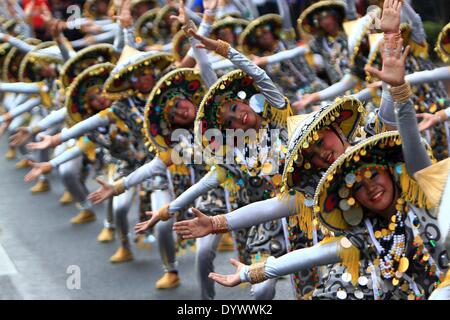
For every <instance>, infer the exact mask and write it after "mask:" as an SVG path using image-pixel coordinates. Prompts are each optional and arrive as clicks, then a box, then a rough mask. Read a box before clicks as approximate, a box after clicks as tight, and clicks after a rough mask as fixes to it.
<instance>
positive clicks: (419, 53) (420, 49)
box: [409, 41, 429, 60]
mask: <svg viewBox="0 0 450 320" xmlns="http://www.w3.org/2000/svg"><path fill="white" fill-rule="evenodd" d="M409 46H410V47H411V53H412V54H413V56H414V57H420V58H422V59H427V60H428V59H429V54H428V42H425V43H423V44H420V43H417V42H415V41H410V42H409Z"/></svg>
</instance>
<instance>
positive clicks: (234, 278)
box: [208, 259, 245, 287]
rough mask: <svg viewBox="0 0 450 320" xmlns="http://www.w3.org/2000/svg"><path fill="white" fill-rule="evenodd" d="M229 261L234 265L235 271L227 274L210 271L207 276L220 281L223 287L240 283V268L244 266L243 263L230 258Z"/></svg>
mask: <svg viewBox="0 0 450 320" xmlns="http://www.w3.org/2000/svg"><path fill="white" fill-rule="evenodd" d="M230 263H231V264H232V265H233V266H235V267H236V272H235V273H233V274H229V275H222V274H219V273H215V272H211V273H210V274H209V275H208V277H209V278H210V279H212V280H214V281H215V282H217V283H220V284H221V285H223V286H225V287H235V286H237V285H238V284H240V283H241V277H240V273H241V270H242V268H243V267H244V266H245V264H243V263H241V262H239V261H237V260H235V259H230Z"/></svg>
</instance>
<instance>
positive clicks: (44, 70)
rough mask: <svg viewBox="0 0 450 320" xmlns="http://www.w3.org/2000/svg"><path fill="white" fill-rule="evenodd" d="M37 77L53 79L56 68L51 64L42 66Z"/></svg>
mask: <svg viewBox="0 0 450 320" xmlns="http://www.w3.org/2000/svg"><path fill="white" fill-rule="evenodd" d="M39 75H40V76H41V77H42V78H55V77H56V76H57V73H56V67H55V66H54V65H53V64H43V65H42V66H41V67H40V68H39Z"/></svg>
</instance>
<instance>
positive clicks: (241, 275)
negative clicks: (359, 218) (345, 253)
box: [209, 241, 341, 287]
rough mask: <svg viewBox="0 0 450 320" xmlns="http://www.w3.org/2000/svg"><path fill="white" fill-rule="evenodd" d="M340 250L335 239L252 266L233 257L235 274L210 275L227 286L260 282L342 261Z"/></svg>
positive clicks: (270, 258)
mask: <svg viewBox="0 0 450 320" xmlns="http://www.w3.org/2000/svg"><path fill="white" fill-rule="evenodd" d="M340 250H341V248H340V244H339V242H338V241H334V242H329V243H326V244H320V243H319V244H317V245H315V246H313V247H310V248H305V249H299V250H295V251H292V252H289V253H287V254H285V255H283V256H281V257H279V258H275V257H269V258H267V260H266V261H265V262H259V263H255V264H252V265H250V266H247V265H244V264H243V263H240V262H238V261H236V260H234V259H232V261H231V263H232V264H233V265H234V266H235V267H236V272H235V273H234V274H232V275H221V274H218V273H210V274H209V277H210V278H211V279H212V280H214V281H216V282H218V283H220V284H221V285H223V286H226V287H234V286H236V285H238V284H240V283H243V282H250V283H252V284H255V283H260V282H263V281H265V280H267V279H273V278H277V277H280V276H285V275H288V274H291V273H294V272H297V271H301V270H305V269H309V268H312V267H316V266H323V265H327V264H334V263H337V262H339V261H340V258H339V251H340Z"/></svg>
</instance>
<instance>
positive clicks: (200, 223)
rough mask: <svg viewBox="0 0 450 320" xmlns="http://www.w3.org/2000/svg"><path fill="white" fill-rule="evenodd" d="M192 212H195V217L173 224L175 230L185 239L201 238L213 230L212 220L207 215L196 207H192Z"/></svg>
mask: <svg viewBox="0 0 450 320" xmlns="http://www.w3.org/2000/svg"><path fill="white" fill-rule="evenodd" d="M192 212H193V213H194V214H195V218H194V219H191V220H185V221H180V222H176V223H175V224H174V225H173V230H175V232H176V233H178V234H179V235H180V236H181V237H182V238H183V239H194V238H201V237H204V236H206V235H208V234H210V233H211V232H212V231H213V226H212V223H211V220H210V218H209V217H208V216H207V215H205V214H203V213H202V212H201V211H200V210H198V209H196V208H192Z"/></svg>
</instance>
